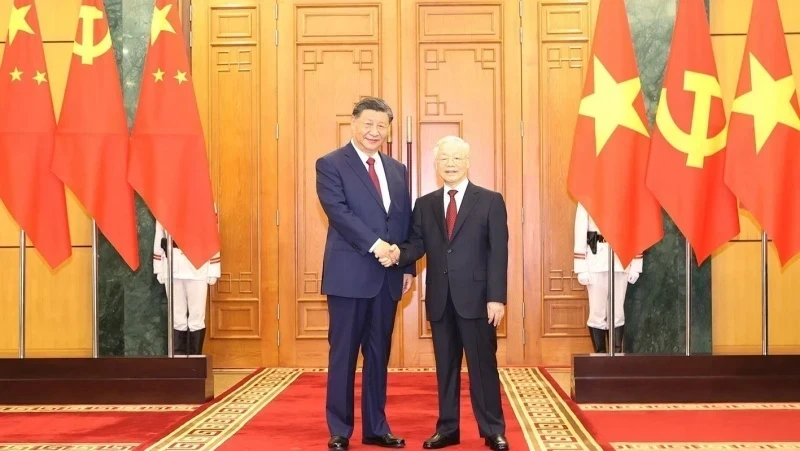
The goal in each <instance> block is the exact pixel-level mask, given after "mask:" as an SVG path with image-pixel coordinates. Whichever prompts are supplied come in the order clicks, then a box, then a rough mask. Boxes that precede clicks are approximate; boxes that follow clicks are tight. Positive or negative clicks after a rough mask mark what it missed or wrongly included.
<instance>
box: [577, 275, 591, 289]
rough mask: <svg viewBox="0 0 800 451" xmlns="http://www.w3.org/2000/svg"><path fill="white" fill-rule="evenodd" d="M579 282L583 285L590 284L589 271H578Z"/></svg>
mask: <svg viewBox="0 0 800 451" xmlns="http://www.w3.org/2000/svg"><path fill="white" fill-rule="evenodd" d="M578 283H579V284H581V285H583V286H586V285H589V273H588V272H580V273H578Z"/></svg>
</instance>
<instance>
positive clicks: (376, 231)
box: [316, 143, 416, 301]
mask: <svg viewBox="0 0 800 451" xmlns="http://www.w3.org/2000/svg"><path fill="white" fill-rule="evenodd" d="M376 155H379V156H380V158H381V161H382V162H383V169H384V171H385V172H386V182H387V184H388V185H389V197H390V198H391V205H390V207H389V212H388V213H387V212H386V210H385V209H384V207H383V201H381V199H380V197H379V193H378V190H377V189H375V185H374V184H373V183H372V180H371V179H370V178H369V174H368V173H367V168H366V167H365V166H364V163H363V162H362V161H361V159H360V158H359V157H358V154H357V153H356V150H355V148H353V145H352V144H351V143H348V144H347V145H345V146H344V147H342V148H340V149H337V150H334V151H333V152H330V153H328V154H327V155H324V156H322V157H320V158H319V159H318V160H317V165H316V166H317V196H318V197H319V201H320V204H322V208H323V210H325V214H326V215H327V216H328V224H329V225H328V237H327V241H326V243H325V257H324V259H323V265H322V293H323V294H327V295H332V296H340V297H348V298H373V297H375V296H377V295H378V293H379V292H380V289H381V286H382V285H383V282H384V279H385V278H386V276H388V282H389V290H390V292H391V295H392V299H394V300H395V301H397V300H399V299H400V298H401V297H402V295H403V274H412V275H415V274H416V267H415V265H410V266H406V267H404V268H403V267H391V268H384V267H383V266H382V265H381V264H380V263H379V262H378V259H376V258H375V255H373V254H371V253H369V249H370V247H372V245H373V244H374V243H375V241H376V240H377V239H378V238H380V239H382V240H383V241H386V242H387V243H390V244H395V243H396V244H398V245H399V244H400V243H403V242H404V241H405V240H406V239H408V235H409V232H410V229H411V198H410V197H409V194H408V188H407V187H408V184H407V180H408V179H407V177H408V171H407V170H406V167H405V165H403V164H402V163H400V162H398V161H396V160H394V159H392V158H391V157H388V156H386V155H384V154H382V153H380V152H379V153H378V154H376ZM387 271H388V274H387Z"/></svg>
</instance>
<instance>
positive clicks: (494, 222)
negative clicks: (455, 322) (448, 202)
mask: <svg viewBox="0 0 800 451" xmlns="http://www.w3.org/2000/svg"><path fill="white" fill-rule="evenodd" d="M444 218H445V212H444V189H443V188H440V189H438V190H436V191H434V192H432V193H428V194H426V195H424V196H422V197H420V198H419V199H417V202H416V205H414V211H413V214H412V227H411V234H410V235H409V238H408V240H407V241H406V242H405V243H403V244H402V245H400V260H399V261H398V265H400V266H405V265H409V264H414V262H415V261H417V260H418V259H420V258H422V256H423V255H426V256H427V257H426V258H427V265H428V269H427V275H426V278H425V283H426V287H425V307H426V309H427V314H428V320H430V321H438V320H439V319H441V317H442V314H443V313H444V308H445V305H446V303H447V292H448V290H450V292H451V293H450V294H451V296H452V299H453V304H454V307H455V309H456V312H457V313H458V314H459V316H461V317H463V318H467V319H477V318H488V314H487V312H486V303H487V302H502V303H503V304H505V303H506V292H507V288H506V287H507V275H508V221H507V218H508V216H507V213H506V205H505V201H504V200H503V195H502V194H500V193H496V192H494V191H490V190H488V189H485V188H481V187H480V186H477V185H474V184H473V183H471V182H470V183H468V184H467V188H466V190H465V192H464V198H463V200H462V202H461V207H460V208H459V210H458V216H457V217H456V224H455V227H454V230H453V238H452V239H451V240H448V239H447V233H446V230H447V229H446V226H445V221H444Z"/></svg>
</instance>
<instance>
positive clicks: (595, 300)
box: [574, 203, 642, 330]
mask: <svg viewBox="0 0 800 451" xmlns="http://www.w3.org/2000/svg"><path fill="white" fill-rule="evenodd" d="M590 232H596V233H597V234H598V235H601V236H602V234H601V233H600V230H598V229H597V225H596V224H595V223H594V220H593V219H592V218H591V217H590V216H589V213H588V212H587V211H586V209H585V208H584V207H583V205H581V204H580V203H579V204H578V209H577V211H576V212H575V249H574V253H575V254H574V271H575V274H577V275H578V280H579V281H581V283H584V282H586V283H584V285H586V290H587V291H588V292H589V320H588V321H587V322H586V325H587V326H589V327H590V328H595V329H600V330H608V329H609V327H608V312H607V310H608V253H609V252H610V249H609V245H608V243H607V242H598V243H597V253H596V254H595V253H593V252H592V251H591V249H590V247H589V244H588V243H587V236H588V235H589V233H590ZM641 272H642V255H637V256H636V257H635V258H634V259H633V261H632V262H631V263H630V264H629V265H628V267H627V268H623V267H622V263H621V262H620V261H619V258H618V257H617V256H616V255H614V327H620V326H622V325H624V324H625V309H624V306H625V293H626V292H627V289H628V283H635V282H636V280H637V279H638V278H639V274H641ZM582 279H583V280H582Z"/></svg>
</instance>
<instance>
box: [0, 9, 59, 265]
mask: <svg viewBox="0 0 800 451" xmlns="http://www.w3.org/2000/svg"><path fill="white" fill-rule="evenodd" d="M48 75H49V74H48V72H47V67H46V65H45V59H44V47H43V46H42V36H41V33H40V32H39V19H38V16H37V13H36V5H35V4H34V1H33V0H14V2H13V4H12V5H11V19H10V21H9V28H8V35H7V36H6V48H5V52H4V53H3V62H2V64H0V199H2V201H3V203H4V204H5V206H6V208H7V209H8V211H9V213H11V216H12V217H13V218H14V220H15V221H16V222H17V224H19V226H20V228H21V229H22V230H24V231H25V233H26V235H27V237H28V238H29V239H30V241H31V243H33V246H34V247H35V248H36V249H37V250H38V251H39V254H41V256H42V257H43V258H44V260H45V261H46V262H47V264H48V265H49V266H50V267H51V268H53V269H55V268H56V267H58V266H59V265H60V264H61V263H63V262H64V261H65V260H67V259H68V258H69V257H70V256H71V255H72V244H71V242H70V236H69V222H68V220H67V201H66V193H65V191H64V184H63V183H61V180H59V179H58V178H57V177H56V176H55V174H53V172H52V170H51V168H50V163H51V161H52V157H53V140H54V135H55V131H56V117H55V112H54V110H53V99H52V97H51V94H50V80H49V76H48Z"/></svg>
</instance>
